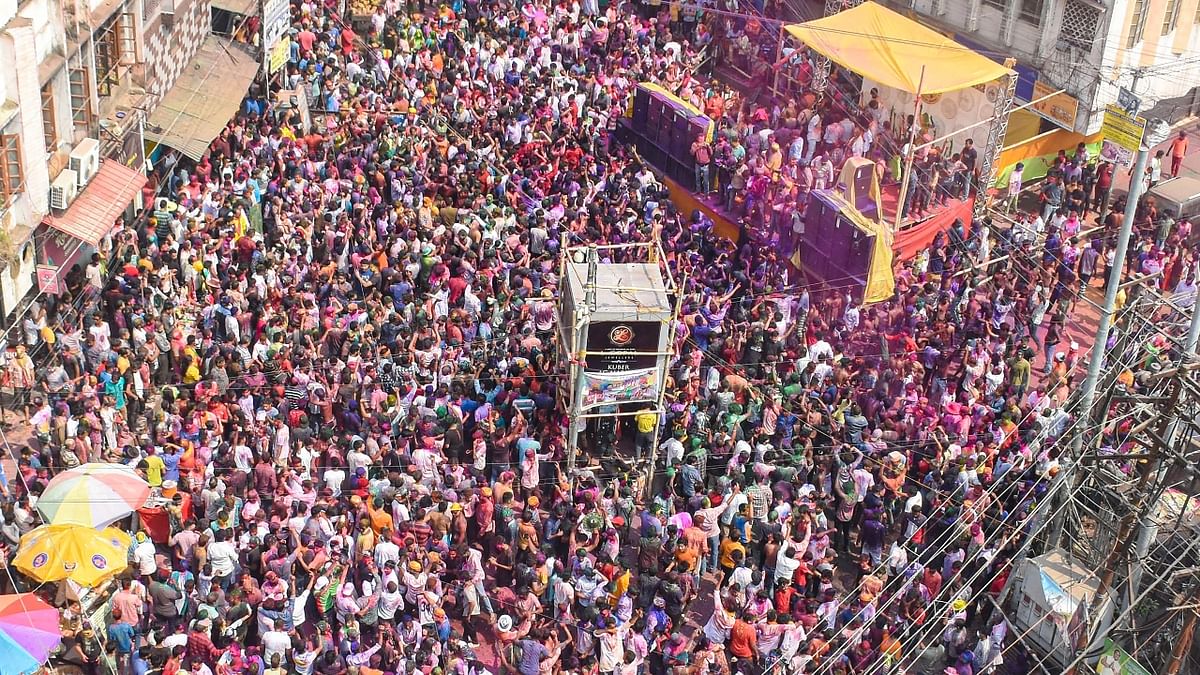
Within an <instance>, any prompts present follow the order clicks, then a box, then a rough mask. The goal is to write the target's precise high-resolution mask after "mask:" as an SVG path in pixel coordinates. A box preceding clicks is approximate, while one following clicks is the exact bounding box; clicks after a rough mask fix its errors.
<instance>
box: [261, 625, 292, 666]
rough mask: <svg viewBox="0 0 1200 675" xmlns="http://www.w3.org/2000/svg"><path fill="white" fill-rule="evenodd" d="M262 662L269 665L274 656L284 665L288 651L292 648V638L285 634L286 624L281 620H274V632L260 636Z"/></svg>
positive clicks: (270, 631)
mask: <svg viewBox="0 0 1200 675" xmlns="http://www.w3.org/2000/svg"><path fill="white" fill-rule="evenodd" d="M262 646H263V661H265V662H267V663H271V662H272V659H273V658H275V657H276V656H278V657H279V662H280V663H281V664H282V663H284V659H285V658H286V657H287V653H288V650H290V649H291V648H292V638H291V636H289V635H288V634H287V624H286V623H284V621H283V619H275V630H269V631H267V632H265V633H263V635H262Z"/></svg>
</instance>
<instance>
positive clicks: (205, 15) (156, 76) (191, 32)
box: [143, 0, 212, 110]
mask: <svg viewBox="0 0 1200 675" xmlns="http://www.w3.org/2000/svg"><path fill="white" fill-rule="evenodd" d="M148 19H149V20H148V22H147V24H146V27H145V31H144V32H143V40H144V52H143V55H144V58H145V73H146V76H145V78H146V83H145V87H146V93H147V94H148V96H149V100H148V101H147V106H146V107H147V109H148V110H153V109H154V106H155V105H157V104H158V101H159V100H160V99H161V98H162V97H163V95H164V94H166V93H167V92H168V91H170V90H171V86H172V85H174V84H175V80H177V79H178V78H179V74H180V73H182V72H183V69H184V68H185V67H186V66H187V64H188V62H189V61H191V60H192V57H193V56H195V55H196V52H197V50H199V49H200V45H201V44H203V43H204V39H205V38H206V37H208V34H209V32H210V31H211V29H212V4H211V2H210V0H175V17H174V20H173V21H164V20H163V17H162V15H161V14H159V15H158V16H156V17H148ZM168 23H170V25H169V26H168V25H167V24H168Z"/></svg>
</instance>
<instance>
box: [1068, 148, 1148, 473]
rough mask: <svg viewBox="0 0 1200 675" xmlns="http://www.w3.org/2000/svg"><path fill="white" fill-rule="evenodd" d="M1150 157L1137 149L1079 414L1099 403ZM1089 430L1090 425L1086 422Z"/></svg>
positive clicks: (1077, 450)
mask: <svg viewBox="0 0 1200 675" xmlns="http://www.w3.org/2000/svg"><path fill="white" fill-rule="evenodd" d="M1149 157H1150V149H1149V148H1147V147H1146V146H1145V145H1143V146H1142V147H1141V149H1140V150H1138V154H1137V162H1135V163H1134V167H1133V174H1131V175H1130V177H1129V195H1128V198H1127V201H1126V203H1125V219H1124V221H1123V222H1122V223H1121V233H1120V234H1119V235H1118V236H1117V250H1116V252H1115V253H1114V254H1113V266H1112V269H1110V270H1109V271H1108V289H1107V290H1106V291H1105V293H1104V307H1103V308H1101V310H1100V322H1099V323H1098V324H1097V326H1096V341H1095V343H1094V344H1092V357H1091V360H1090V361H1088V372H1087V379H1086V380H1084V382H1083V388H1082V394H1081V398H1080V401H1079V414H1080V415H1089V416H1090V415H1091V414H1092V406H1093V405H1094V404H1095V402H1096V384H1097V383H1098V382H1099V381H1100V367H1101V365H1102V364H1103V362H1104V352H1105V345H1107V344H1108V331H1109V329H1110V328H1111V327H1112V318H1113V313H1114V312H1115V311H1116V306H1117V291H1118V290H1119V289H1120V286H1121V271H1122V270H1123V269H1124V268H1125V256H1126V253H1127V252H1128V250H1129V237H1130V235H1131V234H1132V233H1133V219H1134V218H1135V217H1136V216H1137V204H1138V199H1140V198H1141V196H1142V174H1144V173H1146V161H1147V160H1148V159H1149ZM1083 426H1084V428H1085V429H1086V428H1087V427H1088V426H1089V425H1086V424H1085V425H1083ZM1071 450H1072V451H1073V454H1074V455H1076V456H1078V455H1079V454H1081V452H1082V451H1083V433H1079V432H1077V433H1076V434H1075V438H1074V439H1073V441H1072V443H1071Z"/></svg>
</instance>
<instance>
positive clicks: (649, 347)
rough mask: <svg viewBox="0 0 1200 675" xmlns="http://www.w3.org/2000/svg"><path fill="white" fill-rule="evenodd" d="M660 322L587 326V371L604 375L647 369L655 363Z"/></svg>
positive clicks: (631, 322) (600, 322) (621, 322)
mask: <svg viewBox="0 0 1200 675" xmlns="http://www.w3.org/2000/svg"><path fill="white" fill-rule="evenodd" d="M663 330H665V328H664V324H663V323H662V322H661V321H628V322H623V321H597V322H595V323H592V324H589V325H588V330H587V352H588V354H587V359H586V360H587V369H588V370H589V371H593V372H594V371H600V372H606V373H612V372H623V371H629V370H638V369H642V368H649V367H651V366H653V365H655V364H656V363H657V362H658V357H657V356H655V355H654V352H656V351H658V338H659V335H660V334H661V332H662V331H663Z"/></svg>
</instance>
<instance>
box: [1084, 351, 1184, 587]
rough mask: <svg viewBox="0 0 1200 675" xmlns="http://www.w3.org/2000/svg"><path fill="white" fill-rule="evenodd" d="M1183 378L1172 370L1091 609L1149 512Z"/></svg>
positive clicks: (1128, 549)
mask: <svg viewBox="0 0 1200 675" xmlns="http://www.w3.org/2000/svg"><path fill="white" fill-rule="evenodd" d="M1184 376H1186V375H1185V374H1184V373H1183V371H1182V370H1176V372H1175V374H1174V375H1172V376H1171V377H1172V378H1173V379H1172V381H1171V382H1170V384H1169V385H1168V386H1169V387H1170V388H1171V393H1170V402H1169V403H1168V406H1169V407H1168V409H1167V410H1168V414H1160V416H1159V419H1158V431H1157V433H1156V434H1155V435H1154V436H1153V438H1152V439H1151V443H1150V452H1149V453H1148V454H1149V455H1150V457H1149V458H1148V459H1146V460H1145V463H1144V464H1142V466H1141V470H1140V475H1139V476H1138V482H1137V487H1135V488H1134V490H1133V493H1132V494H1133V495H1134V498H1135V499H1136V500H1137V501H1136V502H1135V506H1134V508H1133V509H1132V510H1130V512H1129V513H1128V514H1126V515H1125V517H1124V518H1122V519H1121V527H1120V529H1119V530H1118V531H1117V536H1116V538H1115V539H1114V540H1113V548H1112V551H1110V552H1109V554H1108V557H1107V559H1105V561H1104V567H1103V569H1102V570H1101V574H1100V584H1099V586H1098V587H1097V588H1096V595H1095V596H1094V597H1093V598H1092V609H1093V610H1095V609H1097V608H1099V607H1100V605H1101V603H1102V602H1103V600H1104V595H1106V594H1107V593H1108V590H1109V589H1110V588H1112V585H1113V578H1114V577H1115V576H1116V574H1117V569H1118V568H1119V567H1120V566H1121V563H1122V562H1123V560H1124V558H1125V556H1126V554H1127V553H1129V552H1130V551H1132V550H1133V549H1134V546H1133V544H1134V542H1133V541H1132V540H1131V539H1130V537H1131V535H1132V534H1133V526H1134V522H1135V521H1136V520H1138V519H1139V518H1145V517H1146V516H1145V514H1146V512H1148V511H1149V510H1150V508H1149V507H1150V506H1151V505H1152V503H1153V500H1151V499H1149V498H1148V497H1149V495H1148V494H1147V491H1146V488H1147V487H1149V485H1150V479H1151V478H1158V475H1159V474H1158V467H1159V463H1160V462H1161V460H1162V455H1163V453H1164V452H1170V448H1167V447H1164V443H1163V442H1162V439H1163V437H1164V435H1165V434H1166V432H1167V427H1168V425H1169V424H1170V423H1171V418H1170V417H1169V416H1168V415H1169V414H1170V413H1173V412H1174V411H1175V408H1176V406H1177V405H1178V404H1179V394H1180V391H1181V390H1182V389H1183V385H1182V383H1181V382H1180V381H1179V378H1181V377H1184ZM1158 496H1159V494H1158V491H1155V497H1154V500H1157V499H1158ZM1142 566H1143V564H1142V562H1141V561H1140V560H1139V561H1137V564H1136V566H1135V567H1136V568H1138V569H1141V568H1142ZM1136 592H1137V586H1134V594H1135V595H1136Z"/></svg>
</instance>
